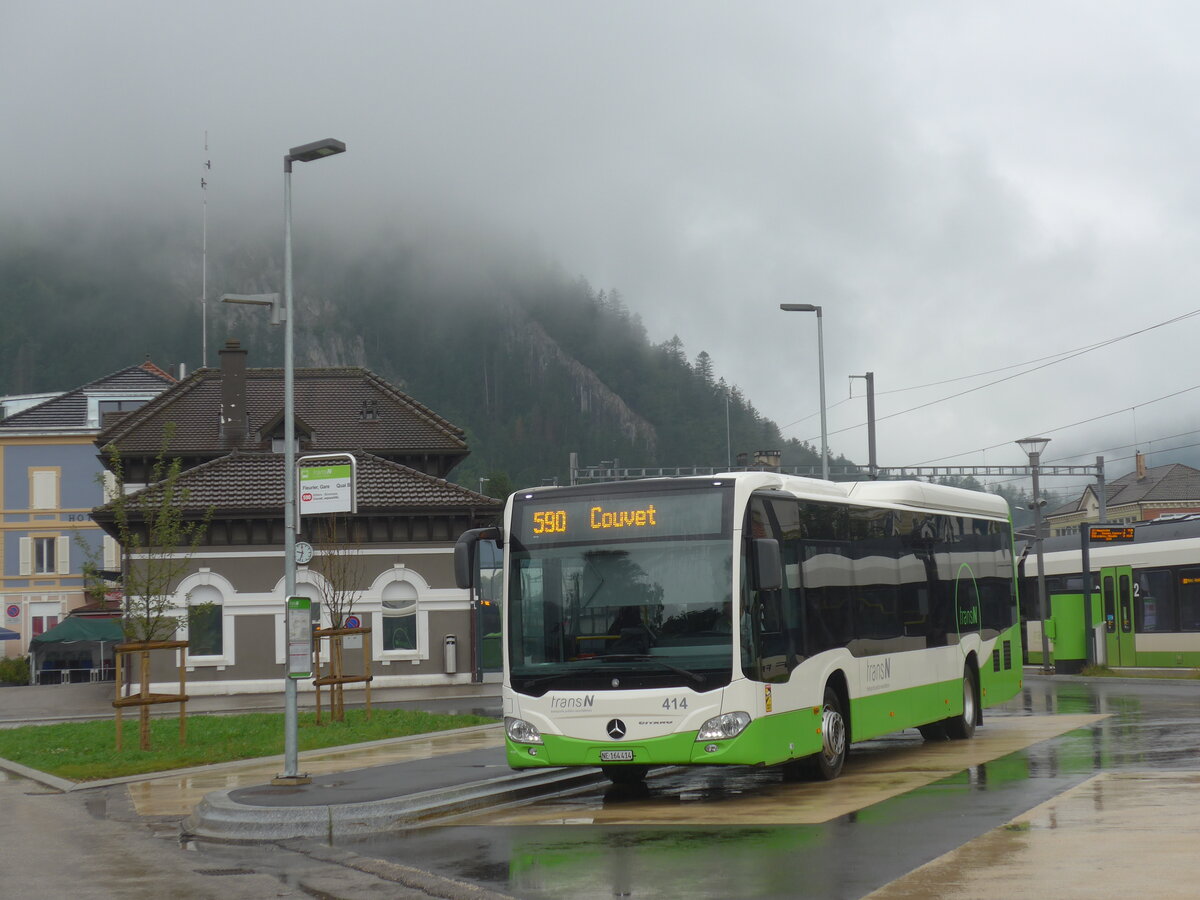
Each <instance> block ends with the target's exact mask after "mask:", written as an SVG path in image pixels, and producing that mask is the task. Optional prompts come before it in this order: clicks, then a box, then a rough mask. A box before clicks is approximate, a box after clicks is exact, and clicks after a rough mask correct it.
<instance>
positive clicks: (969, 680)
mask: <svg viewBox="0 0 1200 900" xmlns="http://www.w3.org/2000/svg"><path fill="white" fill-rule="evenodd" d="M975 682H976V677H975V670H974V669H972V668H971V667H970V666H967V668H966V669H965V670H964V671H963V680H962V685H963V711H962V715H961V716H951V717H950V718H949V719H946V720H945V722H943V723H942V724H943V725H944V726H945V728H946V736H947V737H949V738H950V739H951V740H952V741H965V740H970V739H971V738H972V737H974V736H975V715H976V713H977V711H978V708H979V707H978V697H979V691H978V689H977V686H976V684H975Z"/></svg>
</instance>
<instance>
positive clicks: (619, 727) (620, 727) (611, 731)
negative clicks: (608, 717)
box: [604, 719, 625, 741]
mask: <svg viewBox="0 0 1200 900" xmlns="http://www.w3.org/2000/svg"><path fill="white" fill-rule="evenodd" d="M604 727H605V730H606V731H608V736H609V737H610V738H612V739H613V740H614V741H619V740H620V739H621V738H623V737H625V723H624V722H622V721H621V720H620V719H613V720H612V721H611V722H609V723H608V724H607V725H605V726H604Z"/></svg>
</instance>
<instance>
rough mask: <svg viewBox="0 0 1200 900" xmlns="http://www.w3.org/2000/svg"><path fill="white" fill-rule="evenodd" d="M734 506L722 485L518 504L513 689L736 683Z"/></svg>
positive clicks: (536, 691) (512, 583)
mask: <svg viewBox="0 0 1200 900" xmlns="http://www.w3.org/2000/svg"><path fill="white" fill-rule="evenodd" d="M535 497H536V495H535ZM727 510H728V492H727V491H723V490H719V489H714V488H709V489H708V490H707V491H687V492H684V491H679V490H672V491H664V492H660V493H658V494H648V493H646V492H641V493H638V494H625V495H620V496H614V495H604V496H600V497H598V496H590V497H588V498H586V499H582V500H573V499H571V498H562V497H558V498H556V499H555V501H554V502H553V503H552V504H547V503H546V502H540V503H539V502H536V501H535V502H519V503H518V505H517V506H515V507H514V511H513V527H512V531H511V534H512V538H511V548H510V553H511V567H510V569H509V584H508V591H509V602H508V607H507V616H508V652H509V676H510V679H511V680H510V684H511V685H512V687H513V689H514V690H517V691H519V692H521V693H524V694H529V695H533V696H541V695H543V694H545V693H546V692H547V691H552V690H622V689H631V688H639V687H658V686H663V687H675V686H681V687H690V688H692V689H694V690H697V691H708V690H713V689H716V688H719V687H722V686H724V685H726V684H728V683H729V680H730V677H731V670H732V660H733V622H732V611H733V602H732V601H733V597H732V595H731V591H732V585H733V575H732V569H733V554H732V538H731V532H730V529H729V524H728V523H729V517H728V515H727V514H726V513H727ZM546 529H550V530H549V532H548V533H547V532H546Z"/></svg>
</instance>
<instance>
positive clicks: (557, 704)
mask: <svg viewBox="0 0 1200 900" xmlns="http://www.w3.org/2000/svg"><path fill="white" fill-rule="evenodd" d="M595 704H596V695H595V694H588V695H586V696H584V697H551V698H550V709H551V711H554V710H564V709H591V708H592V707H593V706H595Z"/></svg>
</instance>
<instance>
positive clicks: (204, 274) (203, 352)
mask: <svg viewBox="0 0 1200 900" xmlns="http://www.w3.org/2000/svg"><path fill="white" fill-rule="evenodd" d="M204 156H205V160H204V168H205V169H208V170H211V169H212V160H210V159H208V158H207V157H208V131H207V130H206V131H205V132H204ZM200 196H201V198H202V206H203V209H204V226H203V231H202V237H201V239H200V241H201V243H200V365H202V366H203V367H204V368H206V369H207V368H208V181H207V180H206V179H205V177H204V176H203V175H201V176H200Z"/></svg>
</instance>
